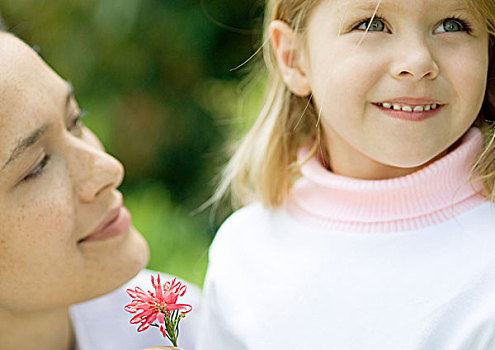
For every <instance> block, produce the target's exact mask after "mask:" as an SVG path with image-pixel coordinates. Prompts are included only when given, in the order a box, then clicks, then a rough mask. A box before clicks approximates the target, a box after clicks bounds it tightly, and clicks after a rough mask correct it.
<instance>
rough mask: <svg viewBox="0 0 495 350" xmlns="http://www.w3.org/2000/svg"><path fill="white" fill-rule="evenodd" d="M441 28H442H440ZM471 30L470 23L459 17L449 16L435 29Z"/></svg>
mask: <svg viewBox="0 0 495 350" xmlns="http://www.w3.org/2000/svg"><path fill="white" fill-rule="evenodd" d="M438 29H440V30H438ZM456 32H468V33H469V32H471V28H470V27H469V25H468V24H467V23H466V22H464V21H463V20H461V19H459V18H447V19H446V20H444V21H443V22H442V23H441V24H440V25H439V26H438V28H437V30H435V33H456Z"/></svg>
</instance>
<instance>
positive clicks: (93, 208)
mask: <svg viewBox="0 0 495 350" xmlns="http://www.w3.org/2000/svg"><path fill="white" fill-rule="evenodd" d="M0 52H1V58H0V222H1V225H0V281H2V282H1V283H0V309H3V310H16V311H20V312H22V311H36V310H40V309H50V308H55V307H63V306H67V305H69V304H72V303H75V302H80V301H83V300H87V299H90V298H93V297H96V296H98V295H101V294H104V293H106V292H109V291H111V290H112V289H115V288H117V287H118V286H120V285H122V284H123V283H124V282H126V281H127V280H128V279H130V278H131V277H132V276H134V275H135V274H136V273H137V272H138V271H139V269H141V268H142V267H143V266H144V265H145V264H146V262H147V259H148V249H147V245H146V243H145V241H144V239H143V238H142V237H141V236H140V234H139V233H138V232H137V231H135V230H134V229H133V228H132V227H130V226H129V225H128V221H127V224H126V220H123V219H122V217H125V215H124V214H121V215H122V217H120V216H119V218H120V219H118V220H117V221H118V223H120V226H119V227H120V230H118V229H117V230H113V231H107V233H108V232H113V233H120V234H118V235H116V236H113V237H107V239H97V240H87V241H86V240H84V238H85V237H87V236H88V235H89V234H91V233H92V232H94V231H95V230H97V229H98V225H101V224H102V221H103V220H105V219H108V218H113V217H114V216H115V215H113V216H112V215H111V214H112V213H113V214H115V213H116V212H117V211H118V208H119V207H121V205H122V202H121V201H122V196H121V194H120V193H119V192H118V191H117V190H116V187H117V186H118V185H119V184H120V182H121V180H122V176H123V168H122V165H121V164H120V163H119V162H118V161H117V160H116V159H114V158H112V157H111V156H110V155H108V154H107V153H105V151H104V150H103V148H102V146H101V144H100V143H99V141H98V139H97V138H96V137H95V135H93V134H92V133H91V131H89V130H88V129H87V128H85V127H84V126H82V125H81V124H80V122H78V119H77V118H78V115H80V111H79V109H78V106H77V104H76V102H75V99H74V96H73V95H72V91H71V89H70V86H69V84H68V83H67V82H65V81H64V80H62V79H61V78H60V77H59V76H58V75H57V74H56V73H54V72H53V71H52V70H51V69H50V68H49V67H48V66H47V65H46V64H45V63H44V62H43V61H42V60H41V59H40V58H39V56H38V55H37V54H36V53H35V52H34V51H33V50H31V49H30V48H29V47H28V46H27V45H26V44H24V43H23V42H22V41H20V40H19V39H17V38H15V37H13V36H11V35H9V34H5V33H1V34H0ZM109 214H110V216H108V215H109Z"/></svg>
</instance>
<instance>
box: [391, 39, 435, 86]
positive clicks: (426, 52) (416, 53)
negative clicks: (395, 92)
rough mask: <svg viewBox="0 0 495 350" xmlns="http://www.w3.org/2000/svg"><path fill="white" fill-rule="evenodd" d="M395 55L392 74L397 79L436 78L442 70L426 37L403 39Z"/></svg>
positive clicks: (418, 79) (417, 79)
mask: <svg viewBox="0 0 495 350" xmlns="http://www.w3.org/2000/svg"><path fill="white" fill-rule="evenodd" d="M394 56H395V59H394V61H393V63H392V66H391V74H392V76H393V77H394V78H395V79H399V80H404V79H407V80H413V81H420V80H421V79H423V78H426V79H435V78H436V77H437V76H438V74H439V72H440V69H439V67H438V64H437V62H436V61H435V58H434V55H433V53H432V49H431V48H430V47H429V45H428V43H427V42H426V41H425V40H424V39H420V38H417V39H410V38H408V39H407V40H405V39H403V40H402V45H400V47H399V48H396V53H395V54H394Z"/></svg>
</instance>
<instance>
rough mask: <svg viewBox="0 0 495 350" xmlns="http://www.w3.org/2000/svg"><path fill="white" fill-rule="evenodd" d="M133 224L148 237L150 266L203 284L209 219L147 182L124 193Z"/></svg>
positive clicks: (159, 187)
mask: <svg viewBox="0 0 495 350" xmlns="http://www.w3.org/2000/svg"><path fill="white" fill-rule="evenodd" d="M125 204H126V206H127V207H128V208H129V210H130V211H131V213H132V221H133V224H134V226H135V227H136V228H137V229H138V231H139V232H141V233H142V234H143V236H144V237H145V238H146V240H147V241H148V244H149V245H150V253H151V258H150V262H149V264H148V267H149V268H150V269H153V270H158V271H166V272H167V273H170V274H173V275H176V276H179V277H180V278H181V279H185V280H187V281H190V282H194V283H197V284H198V285H202V283H203V278H204V274H205V272H206V264H207V253H208V245H209V243H210V241H209V237H208V235H207V234H206V232H205V231H206V228H207V227H208V222H207V221H206V220H205V219H204V218H198V217H195V216H193V215H192V214H191V213H190V212H189V211H188V210H186V209H184V208H182V207H181V206H180V205H179V204H177V203H173V202H172V201H171V200H170V195H169V194H168V193H167V191H166V190H165V189H164V187H163V186H162V185H160V184H147V185H146V186H139V187H136V188H133V189H132V191H128V192H126V193H125Z"/></svg>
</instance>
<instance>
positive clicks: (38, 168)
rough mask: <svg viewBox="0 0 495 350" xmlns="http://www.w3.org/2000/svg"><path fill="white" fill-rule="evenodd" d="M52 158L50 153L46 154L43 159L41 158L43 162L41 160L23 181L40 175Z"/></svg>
mask: <svg viewBox="0 0 495 350" xmlns="http://www.w3.org/2000/svg"><path fill="white" fill-rule="evenodd" d="M49 160H50V156H49V155H45V156H44V157H43V159H42V160H41V162H39V163H38V164H37V165H36V167H35V168H34V169H33V170H32V171H31V172H30V173H29V174H28V175H26V176H25V177H24V178H23V179H22V181H23V182H25V181H29V180H32V179H34V178H35V177H37V176H39V175H40V174H41V173H42V172H43V169H45V166H46V165H47V164H48V161H49Z"/></svg>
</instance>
